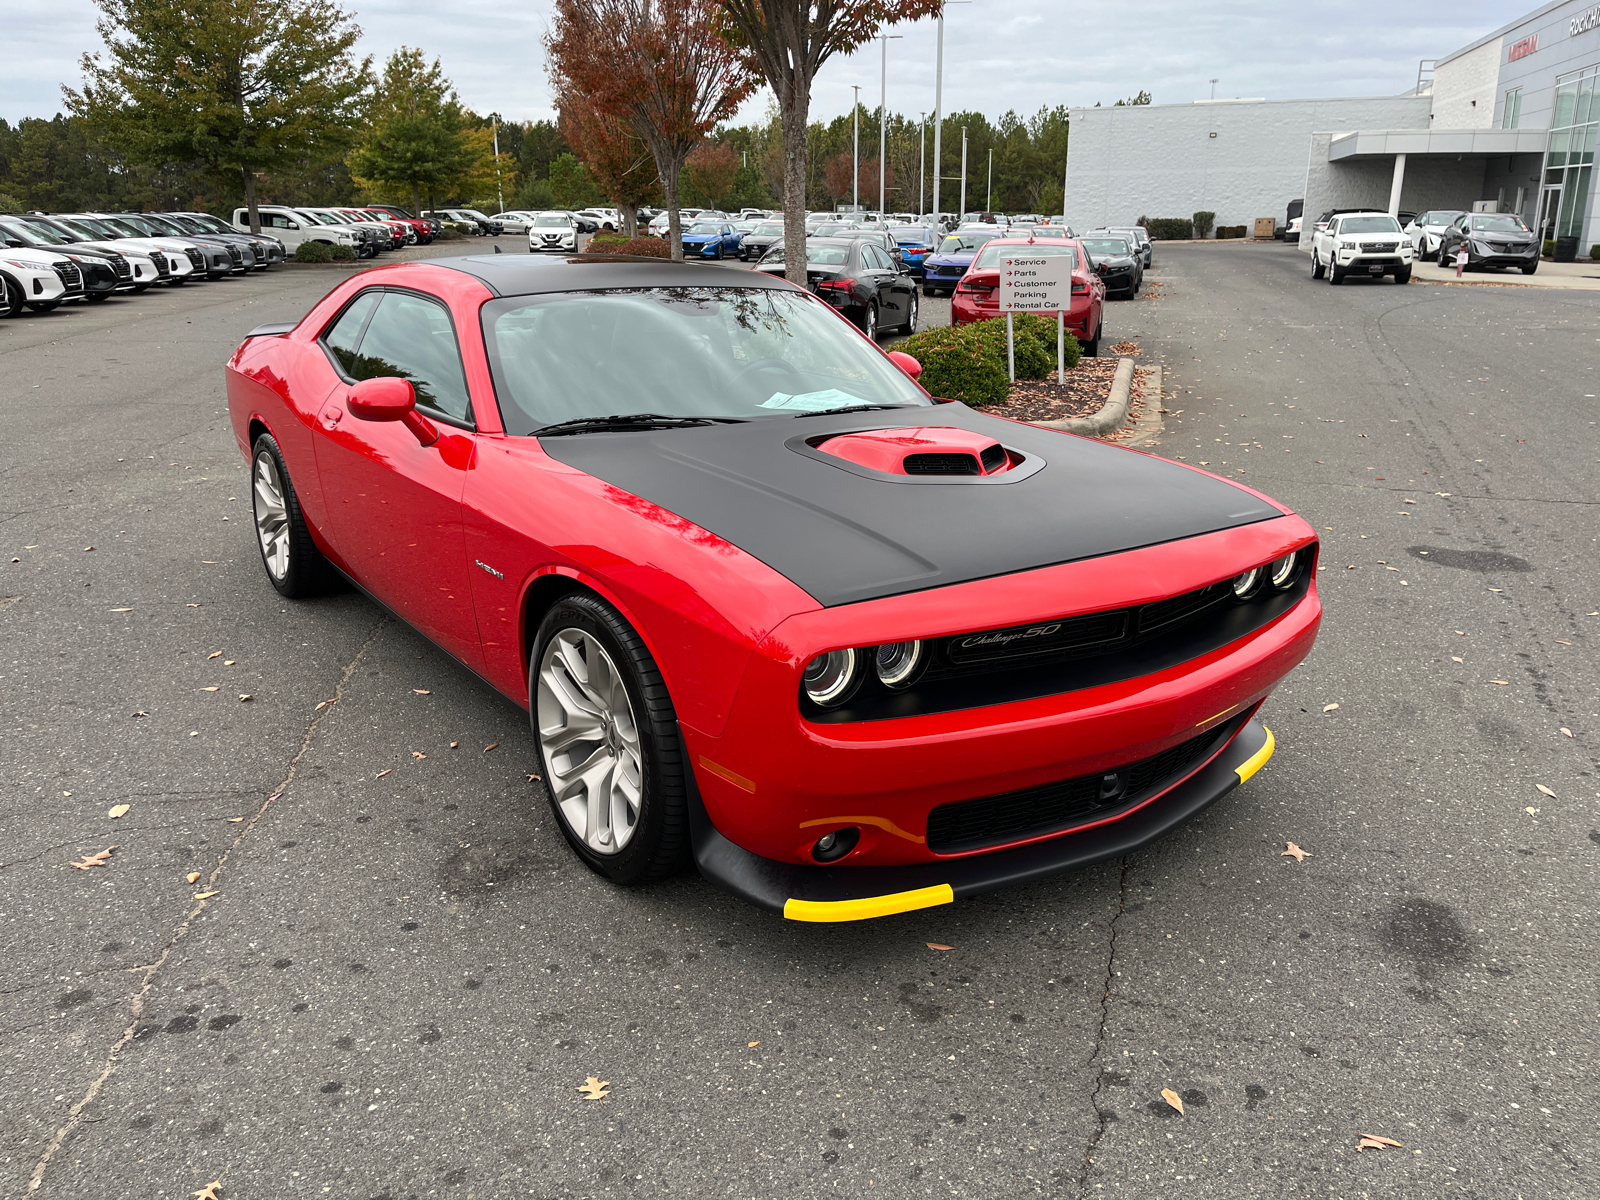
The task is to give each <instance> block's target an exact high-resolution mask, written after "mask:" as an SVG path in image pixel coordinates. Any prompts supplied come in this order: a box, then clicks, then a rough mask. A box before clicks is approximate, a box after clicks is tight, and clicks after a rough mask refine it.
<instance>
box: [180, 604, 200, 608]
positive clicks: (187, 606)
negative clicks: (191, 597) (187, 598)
mask: <svg viewBox="0 0 1600 1200" xmlns="http://www.w3.org/2000/svg"><path fill="white" fill-rule="evenodd" d="M184 607H186V608H199V607H200V606H199V605H198V604H188V605H185V606H184Z"/></svg>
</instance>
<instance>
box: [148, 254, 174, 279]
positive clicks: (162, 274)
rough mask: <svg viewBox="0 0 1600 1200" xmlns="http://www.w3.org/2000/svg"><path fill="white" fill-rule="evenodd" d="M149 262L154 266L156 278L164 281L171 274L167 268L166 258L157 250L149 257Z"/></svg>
mask: <svg viewBox="0 0 1600 1200" xmlns="http://www.w3.org/2000/svg"><path fill="white" fill-rule="evenodd" d="M150 261H151V262H153V263H155V265H156V278H157V279H166V278H167V277H168V276H170V275H171V274H172V269H171V268H170V267H168V266H167V256H166V255H165V254H163V253H162V252H161V251H159V250H157V251H155V252H154V253H153V254H151V255H150Z"/></svg>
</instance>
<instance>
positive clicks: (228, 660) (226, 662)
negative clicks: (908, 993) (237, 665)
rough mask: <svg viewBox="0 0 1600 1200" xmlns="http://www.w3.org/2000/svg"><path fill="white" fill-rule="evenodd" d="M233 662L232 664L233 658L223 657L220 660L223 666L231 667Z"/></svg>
mask: <svg viewBox="0 0 1600 1200" xmlns="http://www.w3.org/2000/svg"><path fill="white" fill-rule="evenodd" d="M233 664H234V660H233V659H231V658H225V659H223V660H222V665H223V666H225V667H231V666H233Z"/></svg>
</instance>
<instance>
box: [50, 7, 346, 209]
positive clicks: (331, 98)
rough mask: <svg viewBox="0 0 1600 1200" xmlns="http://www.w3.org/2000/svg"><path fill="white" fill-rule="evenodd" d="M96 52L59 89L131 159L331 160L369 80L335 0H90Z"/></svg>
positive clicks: (260, 163)
mask: <svg viewBox="0 0 1600 1200" xmlns="http://www.w3.org/2000/svg"><path fill="white" fill-rule="evenodd" d="M95 4H96V6H97V7H98V8H99V9H100V13H101V16H100V19H99V20H98V21H97V22H96V28H97V29H98V30H99V33H100V36H101V38H102V39H104V41H105V44H106V50H105V58H104V59H102V57H101V56H100V55H98V54H96V55H88V54H86V55H84V57H83V74H84V83H83V90H82V91H74V90H73V89H71V88H64V89H62V90H63V91H64V92H65V94H66V98H67V106H68V108H70V109H71V110H72V112H73V113H75V114H76V115H78V116H80V117H82V118H84V121H85V123H86V124H87V125H88V126H89V128H90V131H91V132H92V133H95V134H97V135H98V136H99V137H100V138H101V139H102V140H104V141H105V142H107V143H108V144H110V145H111V146H113V147H114V148H116V149H119V150H121V151H122V152H123V153H124V154H126V155H127V156H128V158H130V159H132V160H133V161H135V162H143V163H149V164H152V165H160V164H166V163H171V162H198V163H201V164H203V165H204V166H205V167H206V168H207V169H208V170H209V171H210V172H211V173H213V174H214V175H216V176H218V177H224V176H231V177H233V178H239V177H241V176H242V178H243V181H244V198H245V205H246V207H247V208H248V209H249V212H250V229H251V231H252V232H259V231H260V227H261V218H260V216H259V215H258V213H257V212H256V172H257V171H261V170H273V169H285V170H294V169H298V168H307V167H311V166H315V165H318V164H321V163H328V162H333V161H336V160H337V159H338V158H340V157H341V156H342V155H343V153H344V151H345V150H346V148H347V147H348V145H349V142H350V137H351V131H352V130H353V129H354V128H355V127H356V124H357V121H358V118H359V116H360V110H361V105H362V101H363V100H364V98H365V96H366V93H367V91H368V89H369V88H370V87H371V86H372V71H371V59H370V58H368V59H363V60H361V61H360V62H359V63H358V62H357V61H356V60H355V59H354V57H353V56H352V55H351V52H350V51H351V47H352V46H354V45H355V42H356V39H357V38H359V37H360V36H361V30H360V28H359V27H358V26H357V25H356V24H355V23H354V22H353V21H352V20H351V19H350V17H349V16H348V15H347V14H346V13H345V12H343V11H342V10H341V9H340V8H339V7H338V5H336V4H335V3H333V0H95Z"/></svg>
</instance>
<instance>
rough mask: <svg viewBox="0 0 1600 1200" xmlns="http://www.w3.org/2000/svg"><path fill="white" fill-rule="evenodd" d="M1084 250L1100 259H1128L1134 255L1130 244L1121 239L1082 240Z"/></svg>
mask: <svg viewBox="0 0 1600 1200" xmlns="http://www.w3.org/2000/svg"><path fill="white" fill-rule="evenodd" d="M1079 240H1081V241H1082V242H1083V248H1084V250H1085V251H1086V252H1088V253H1089V254H1092V255H1095V256H1097V257H1099V258H1116V257H1117V256H1118V255H1122V256H1124V257H1126V256H1127V255H1129V254H1132V253H1133V251H1132V250H1131V249H1129V247H1128V243H1127V242H1125V241H1123V240H1122V239H1121V238H1081V239H1079Z"/></svg>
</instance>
